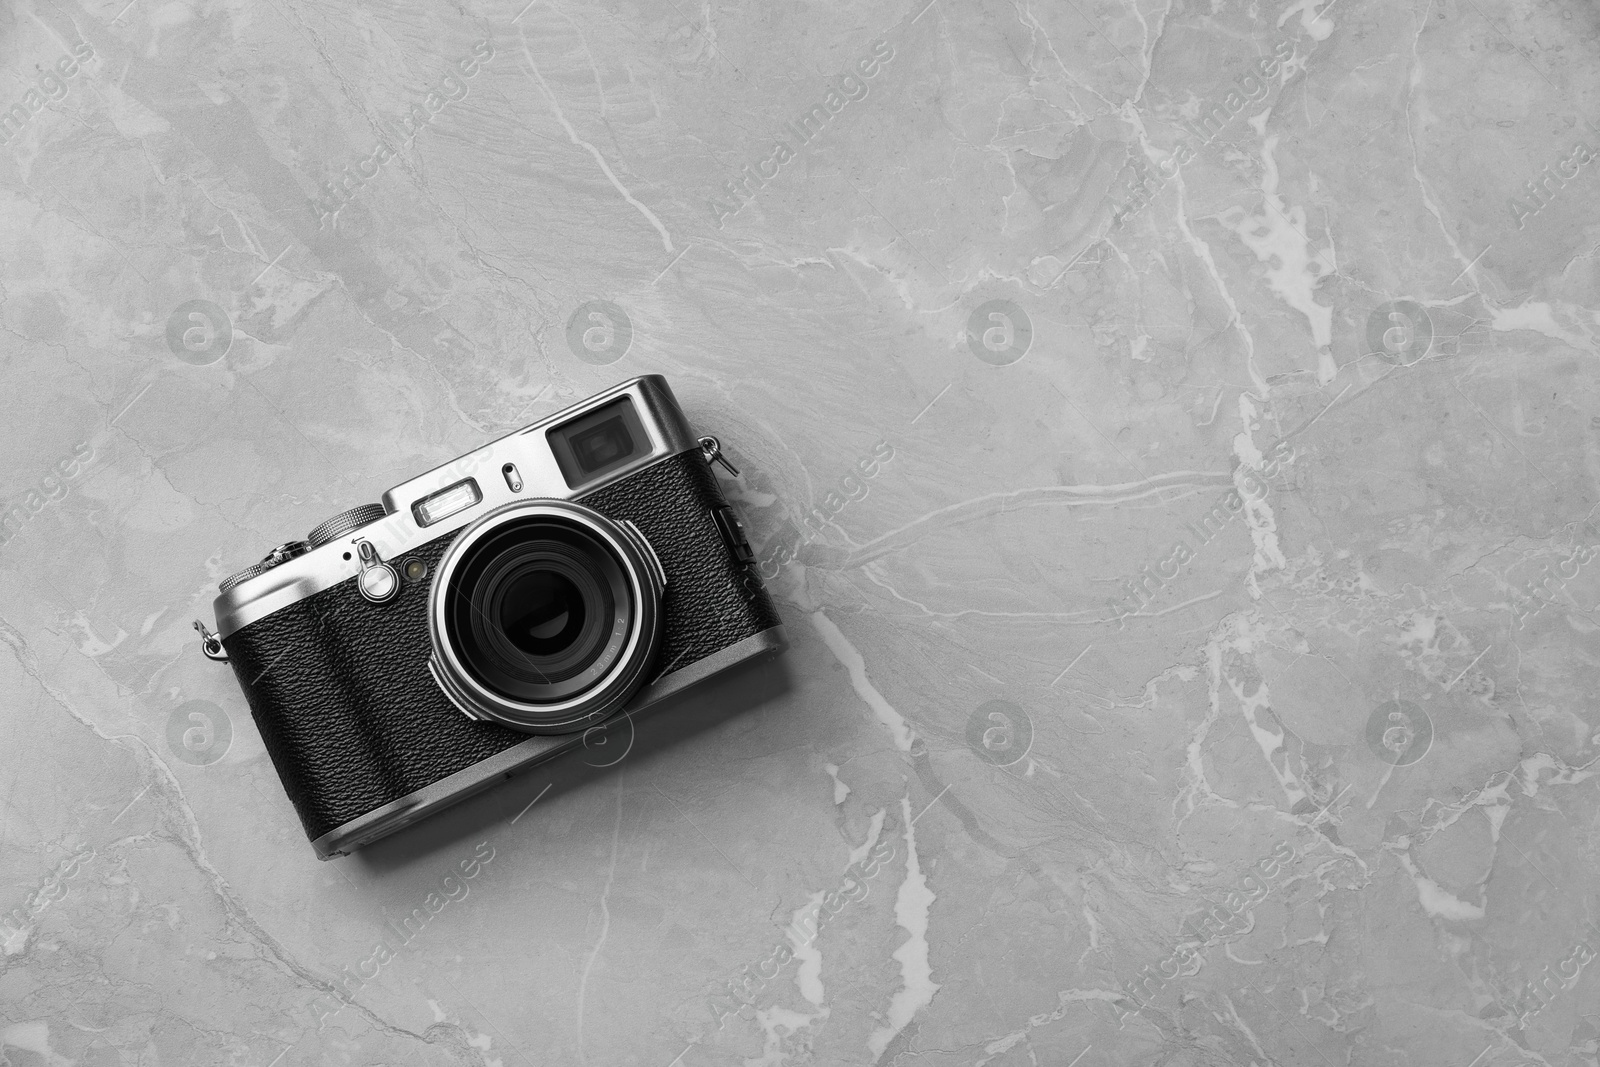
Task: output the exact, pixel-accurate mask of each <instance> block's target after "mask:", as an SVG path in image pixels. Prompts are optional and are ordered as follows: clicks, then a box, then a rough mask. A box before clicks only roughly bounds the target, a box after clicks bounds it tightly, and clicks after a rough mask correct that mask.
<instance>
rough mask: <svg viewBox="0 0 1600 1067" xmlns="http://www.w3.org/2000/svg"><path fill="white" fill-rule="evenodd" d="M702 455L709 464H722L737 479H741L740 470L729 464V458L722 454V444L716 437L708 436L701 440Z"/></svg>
mask: <svg viewBox="0 0 1600 1067" xmlns="http://www.w3.org/2000/svg"><path fill="white" fill-rule="evenodd" d="M700 454H701V455H702V456H704V457H705V460H706V462H707V463H720V464H722V465H723V466H724V467H726V468H728V473H729V474H731V475H733V476H734V477H735V478H737V477H739V468H738V467H735V466H734V465H733V464H732V463H729V462H728V457H727V456H724V455H723V454H722V442H721V441H718V440H717V439H716V438H715V437H712V436H710V435H707V436H705V437H702V438H700Z"/></svg>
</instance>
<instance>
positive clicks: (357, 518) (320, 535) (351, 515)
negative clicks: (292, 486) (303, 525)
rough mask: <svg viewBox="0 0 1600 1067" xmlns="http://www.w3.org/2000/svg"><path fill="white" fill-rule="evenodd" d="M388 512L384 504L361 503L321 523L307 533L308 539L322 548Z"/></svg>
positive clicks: (312, 545) (315, 545)
mask: <svg viewBox="0 0 1600 1067" xmlns="http://www.w3.org/2000/svg"><path fill="white" fill-rule="evenodd" d="M387 514H389V513H388V512H387V511H385V510H383V505H382V504H360V505H357V506H356V507H353V508H351V509H350V510H349V511H341V512H339V514H337V515H335V516H334V517H333V518H331V519H329V520H328V521H327V522H324V523H321V524H319V525H318V526H317V527H316V528H315V529H314V530H312V531H311V532H310V533H308V534H306V540H307V541H310V542H311V547H312V548H321V547H322V546H323V545H325V544H328V543H329V542H331V541H337V540H338V539H339V538H341V537H343V536H344V535H345V534H349V533H354V532H355V531H357V530H359V529H361V527H363V526H367V525H370V524H371V523H374V522H377V521H378V520H379V519H381V518H383V517H384V516H385V515H387Z"/></svg>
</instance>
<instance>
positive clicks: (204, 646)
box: [194, 619, 228, 663]
mask: <svg viewBox="0 0 1600 1067" xmlns="http://www.w3.org/2000/svg"><path fill="white" fill-rule="evenodd" d="M194 628H195V631H196V632H197V633H199V634H200V651H201V652H204V653H205V654H206V659H210V660H216V661H217V662H218V663H226V662H228V653H227V652H226V651H224V650H223V647H222V638H220V637H218V636H217V635H216V634H214V633H212V632H211V631H210V630H208V629H206V624H205V623H203V622H201V621H200V620H199V619H196V620H194Z"/></svg>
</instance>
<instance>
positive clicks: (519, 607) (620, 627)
mask: <svg viewBox="0 0 1600 1067" xmlns="http://www.w3.org/2000/svg"><path fill="white" fill-rule="evenodd" d="M451 584H452V586H453V589H452V592H453V593H454V594H455V595H454V597H453V601H454V604H453V610H452V612H451V616H452V617H451V619H450V621H451V623H452V629H453V630H454V632H455V633H456V634H458V635H460V636H461V637H462V638H465V640H463V641H462V642H461V647H460V654H461V658H462V661H463V664H464V665H465V666H466V668H467V669H468V670H469V671H471V672H472V673H473V674H475V675H476V676H477V678H478V680H479V681H481V682H482V683H483V684H485V685H487V686H489V687H490V688H492V689H494V690H496V691H497V692H500V693H503V694H505V695H506V696H509V697H512V698H513V699H516V700H522V701H548V700H555V699H560V698H561V697H565V696H570V695H571V694H573V693H575V692H578V691H579V690H581V689H582V688H584V687H586V686H587V685H588V684H589V683H590V682H592V681H594V679H595V678H596V677H598V676H599V675H600V674H602V673H604V671H605V670H606V668H607V667H609V666H611V664H612V663H614V662H615V661H616V658H617V656H619V655H620V654H621V652H622V646H623V643H624V639H625V638H626V636H627V632H628V624H629V623H630V622H631V621H632V619H631V615H632V611H633V605H632V602H631V601H632V598H631V597H630V595H629V592H628V580H627V577H626V575H624V574H623V572H622V566H621V564H620V561H619V560H618V558H617V555H616V553H615V552H611V551H608V550H607V548H606V546H605V545H604V544H602V543H600V542H598V541H597V540H595V538H594V537H592V536H591V535H589V534H588V533H587V532H585V531H583V530H580V529H577V528H575V527H571V526H569V525H563V524H560V523H555V522H551V521H549V520H547V519H529V520H524V521H521V522H512V523H507V524H506V525H504V526H502V527H501V528H500V529H499V530H497V531H495V533H494V534H493V535H491V536H489V537H486V538H484V539H483V540H482V541H481V542H479V543H478V544H477V545H476V546H474V548H473V549H472V550H471V551H470V552H469V553H467V554H466V555H465V556H464V557H463V558H462V560H461V563H460V565H459V566H458V567H457V569H456V571H455V574H454V575H452V581H451Z"/></svg>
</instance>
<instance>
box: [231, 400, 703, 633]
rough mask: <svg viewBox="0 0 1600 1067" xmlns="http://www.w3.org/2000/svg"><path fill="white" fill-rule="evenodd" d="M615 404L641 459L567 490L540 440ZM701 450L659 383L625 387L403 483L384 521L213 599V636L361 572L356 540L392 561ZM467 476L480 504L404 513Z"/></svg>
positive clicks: (391, 494) (386, 501) (386, 500)
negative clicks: (499, 512)
mask: <svg viewBox="0 0 1600 1067" xmlns="http://www.w3.org/2000/svg"><path fill="white" fill-rule="evenodd" d="M620 396H628V397H631V398H632V399H633V402H634V410H635V411H636V412H637V413H638V416H639V421H640V422H641V423H642V424H643V425H644V429H645V433H646V434H647V435H648V436H649V438H650V440H649V445H650V448H649V451H648V452H647V453H644V454H641V455H640V456H638V457H637V458H635V459H632V460H629V461H628V462H627V463H626V464H624V465H623V466H621V467H618V468H617V469H615V470H612V471H609V472H607V473H605V474H603V475H600V476H598V477H596V478H594V479H592V480H590V481H586V482H584V483H583V484H581V485H579V486H577V487H576V488H572V487H569V486H568V485H567V479H566V478H565V477H563V475H562V473H561V468H560V466H559V465H558V464H557V462H556V456H555V453H554V452H553V451H552V450H551V447H550V442H549V439H548V437H547V436H546V434H547V433H548V432H549V431H550V430H552V429H555V428H556V427H558V426H561V425H564V424H565V423H567V422H570V421H572V420H573V419H576V418H579V417H581V416H583V415H584V414H586V413H588V412H590V411H593V410H594V409H595V408H598V407H601V406H602V405H604V404H606V403H609V402H610V401H613V400H615V399H617V398H618V397H620ZM699 447H700V446H699V443H698V441H697V439H696V438H695V435H694V432H693V431H692V430H691V429H690V428H689V422H688V420H687V419H685V418H684V415H683V410H682V409H681V408H680V407H679V406H678V401H677V399H676V398H675V397H673V395H672V390H671V388H670V387H669V386H668V385H667V380H666V379H665V378H663V377H662V376H661V375H659V374H646V375H644V376H642V377H639V378H634V379H632V380H631V381H626V382H623V383H622V384H621V385H616V386H613V387H612V388H610V389H607V390H606V391H605V392H603V393H596V394H595V395H594V396H592V397H590V398H589V399H587V400H585V401H582V402H581V403H578V404H574V405H572V406H571V407H569V408H563V409H562V410H561V411H558V412H556V413H555V414H554V415H551V416H549V417H548V418H545V419H541V420H539V421H538V422H535V423H530V424H529V425H527V426H524V427H523V428H522V429H520V430H516V431H513V432H512V433H509V434H506V435H505V436H504V437H502V438H499V439H498V440H495V441H491V442H490V443H488V444H486V445H484V446H483V447H482V448H479V449H476V450H474V451H472V452H468V453H467V454H466V455H464V456H461V457H459V458H457V459H455V460H452V461H451V462H449V463H446V464H443V465H442V466H438V467H435V468H433V469H432V470H430V471H428V472H427V473H426V474H421V475H418V476H417V477H415V478H412V479H411V480H410V481H405V482H401V483H400V484H399V485H397V486H395V487H394V488H393V489H390V490H389V491H388V492H387V493H384V494H383V508H384V511H385V512H387V514H386V515H385V517H384V518H382V519H379V520H378V521H377V522H374V523H372V524H370V525H368V526H363V527H361V528H360V529H359V530H355V531H352V532H350V533H347V534H345V535H343V536H341V537H338V538H335V539H334V540H332V541H330V542H328V543H327V544H325V545H322V546H320V547H318V548H314V549H312V550H311V551H310V552H307V553H306V554H304V555H302V556H299V557H297V558H295V559H292V560H289V561H288V562H286V563H282V564H280V565H278V566H276V567H273V568H272V569H271V570H269V571H267V572H266V573H264V574H260V575H257V576H256V577H254V578H250V579H248V580H246V581H243V582H240V583H239V584H238V585H236V586H234V587H233V588H231V589H229V590H227V591H226V592H224V593H223V594H222V595H220V596H218V597H217V598H216V600H214V601H212V610H213V611H215V612H216V616H217V635H218V636H219V637H221V638H223V639H224V640H225V639H226V638H227V637H228V635H229V634H232V633H234V632H235V631H236V630H239V629H242V628H243V627H245V626H248V625H250V624H251V623H252V622H255V621H257V620H259V619H263V618H266V617H267V616H268V615H271V614H272V613H273V612H275V611H279V610H281V609H283V608H285V607H288V606H289V605H290V604H293V603H296V602H297V601H300V600H303V599H305V598H306V597H308V596H312V595H313V594H315V593H320V592H321V591H322V590H324V589H330V588H332V587H333V586H335V585H338V584H339V583H340V582H343V581H346V580H348V579H350V578H354V577H356V576H357V575H358V574H360V572H361V559H360V555H359V553H357V552H356V550H355V548H354V547H353V546H354V545H355V543H356V542H357V541H369V542H371V544H372V546H373V547H374V548H376V549H377V550H378V555H379V556H380V557H382V558H383V559H385V560H394V559H396V558H397V557H399V556H401V555H403V554H405V553H406V552H409V551H410V550H412V549H414V548H416V547H417V546H419V545H423V544H426V543H427V542H429V541H432V540H434V539H436V538H438V537H441V536H443V535H445V534H448V533H451V532H452V531H455V530H459V529H461V528H462V527H464V526H466V525H468V524H469V523H471V522H473V521H474V520H476V519H477V518H479V517H480V516H482V515H484V514H486V513H488V512H489V511H492V510H493V509H495V508H497V507H500V506H501V505H503V504H509V503H511V502H512V501H514V500H522V499H526V498H529V497H544V498H548V499H554V500H570V499H572V498H573V497H576V496H579V495H583V494H588V493H592V492H594V491H595V490H596V489H599V488H601V487H603V486H606V485H610V484H611V483H612V482H615V481H619V480H620V479H623V478H626V477H628V476H629V475H632V474H636V473H638V472H639V471H640V470H642V469H644V468H645V467H649V466H651V465H652V464H655V463H659V462H660V461H662V460H663V459H667V458H668V457H670V456H675V455H678V454H679V453H680V452H686V451H688V450H689V449H692V448H693V449H698V448H699ZM508 463H509V464H513V465H514V466H515V468H516V471H517V475H518V481H519V484H520V485H521V489H520V491H514V490H513V489H512V488H511V484H510V483H509V482H508V480H507V478H506V477H505V476H504V475H503V474H502V470H503V468H504V467H505V465H506V464H508ZM467 478H471V479H473V480H474V481H475V482H476V483H477V486H478V489H479V491H480V492H481V493H482V498H481V499H480V500H478V501H477V502H476V503H474V504H472V505H471V506H470V507H466V508H464V509H463V510H461V511H459V512H457V513H456V514H454V515H451V516H450V517H448V518H446V519H442V520H440V521H438V522H435V523H432V524H430V525H428V526H419V525H418V523H417V519H416V516H415V515H414V513H413V511H412V505H414V504H416V503H417V502H418V501H420V500H424V499H426V498H427V497H429V496H431V495H432V494H434V493H435V492H438V491H439V490H441V489H445V488H448V487H450V486H452V485H456V484H457V483H459V482H461V481H462V480H464V479H467ZM346 555H348V556H349V558H348V559H346V558H345V557H346Z"/></svg>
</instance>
